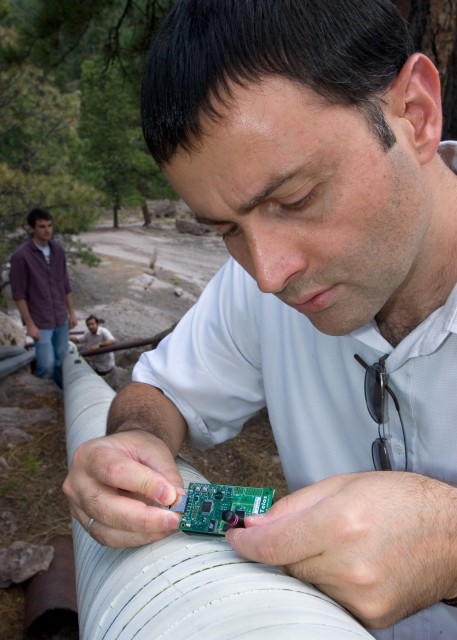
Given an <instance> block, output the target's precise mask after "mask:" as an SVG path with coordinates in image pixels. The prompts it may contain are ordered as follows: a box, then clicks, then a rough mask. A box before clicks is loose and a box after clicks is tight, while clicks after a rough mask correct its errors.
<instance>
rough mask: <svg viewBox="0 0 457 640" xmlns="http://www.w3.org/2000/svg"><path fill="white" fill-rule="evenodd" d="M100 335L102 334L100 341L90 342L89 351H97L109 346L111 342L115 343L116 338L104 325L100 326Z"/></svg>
mask: <svg viewBox="0 0 457 640" xmlns="http://www.w3.org/2000/svg"><path fill="white" fill-rule="evenodd" d="M101 332H102V333H101V336H102V341H101V342H97V343H96V344H92V345H91V346H90V347H89V351H98V350H99V349H103V348H104V347H109V346H111V345H112V344H115V343H116V340H115V339H114V337H113V335H112V334H111V333H110V332H109V331H108V330H107V329H105V328H104V327H102V329H101Z"/></svg>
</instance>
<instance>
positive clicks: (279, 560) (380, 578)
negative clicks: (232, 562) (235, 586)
mask: <svg viewBox="0 0 457 640" xmlns="http://www.w3.org/2000/svg"><path fill="white" fill-rule="evenodd" d="M456 500H457V489H456V488H455V487H452V486H450V485H448V484H445V483H443V482H439V481H438V480H435V479H432V478H428V477H425V476H421V475H418V474H415V473H402V472H387V471H381V472H371V473H358V474H350V475H342V476H334V477H331V478H327V479H326V480H323V481H321V482H318V483H316V484H314V485H312V486H310V487H307V488H304V489H301V490H299V491H296V492H295V493H293V494H291V495H290V496H287V497H286V498H284V499H283V500H280V501H278V502H277V503H276V504H275V505H274V506H273V507H272V508H271V509H270V510H269V511H268V513H267V514H266V515H265V516H257V517H250V518H246V519H245V525H246V529H233V530H231V531H229V532H228V533H227V539H228V540H229V542H230V543H231V544H232V545H233V547H234V549H235V551H237V553H239V554H240V555H241V556H243V557H246V558H249V559H250V560H254V561H257V562H266V563H268V564H275V565H281V566H282V567H283V568H284V569H285V570H286V571H287V572H288V573H290V574H291V575H293V576H295V577H297V578H299V579H300V580H303V581H306V582H311V583H313V584H314V585H316V586H317V587H318V588H319V589H321V590H322V591H323V592H324V593H326V594H327V595H329V596H330V597H331V598H333V599H334V600H336V601H337V602H339V603H340V604H341V605H343V606H344V607H345V608H346V609H348V610H349V611H350V612H351V613H352V614H353V615H354V616H356V617H357V618H358V619H359V620H360V621H361V622H362V624H364V625H365V626H366V627H368V628H381V627H386V626H389V625H391V624H393V623H394V622H397V621H398V620H401V619H402V618H404V617H406V616H408V615H410V614H412V613H415V612H417V611H419V610H421V609H425V608H426V607H428V606H430V605H433V604H435V603H437V602H439V601H440V600H442V599H444V598H448V599H449V598H453V597H455V596H456V595H457V545H456V542H455V540H456V534H457V511H456V509H455V504H456ZM443 606H444V605H443Z"/></svg>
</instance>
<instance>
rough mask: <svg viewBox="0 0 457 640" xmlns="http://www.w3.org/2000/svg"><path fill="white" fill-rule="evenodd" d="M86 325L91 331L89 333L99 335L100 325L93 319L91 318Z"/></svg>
mask: <svg viewBox="0 0 457 640" xmlns="http://www.w3.org/2000/svg"><path fill="white" fill-rule="evenodd" d="M86 325H87V328H88V329H89V331H90V332H91V333H97V329H98V323H97V322H96V321H95V320H94V319H93V318H91V319H90V320H88V321H87V322H86Z"/></svg>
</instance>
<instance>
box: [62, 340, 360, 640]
mask: <svg viewBox="0 0 457 640" xmlns="http://www.w3.org/2000/svg"><path fill="white" fill-rule="evenodd" d="M64 385H65V390H64V394H65V421H66V429H67V449H68V457H69V459H71V457H72V455H73V452H74V451H75V449H76V448H77V447H78V446H79V445H80V444H81V443H82V442H84V441H86V440H89V439H90V438H94V437H97V436H100V435H102V434H103V433H104V430H105V424H106V415H107V412H108V408H109V405H110V403H111V401H112V399H113V397H114V391H112V389H111V388H110V387H108V385H107V384H106V383H105V382H104V380H103V379H102V378H100V377H99V376H98V375H97V374H96V373H94V372H93V371H92V369H91V368H90V367H89V365H88V364H87V363H86V362H85V361H84V360H83V359H82V358H81V357H80V356H79V355H78V352H77V350H76V348H75V347H73V346H72V345H71V346H70V352H69V353H68V354H67V356H66V358H65V361H64ZM179 466H180V470H181V473H182V476H183V479H184V482H185V484H186V485H187V484H188V483H189V482H202V481H203V482H205V479H204V478H202V476H201V475H200V474H199V473H198V472H197V471H195V469H193V468H192V467H191V466H190V465H188V464H187V463H186V462H185V461H183V460H179ZM233 482H234V484H236V478H234V479H233ZM73 537H74V547H75V560H76V574H77V592H78V610H79V611H78V613H79V623H80V638H81V640H102V639H103V640H159V639H160V640H161V639H168V638H170V639H173V640H190V639H195V640H197V639H198V640H202V638H204V639H205V640H232V639H233V638H246V639H259V640H273V638H274V639H275V640H276V639H277V638H279V637H280V638H284V639H285V640H289V639H290V640H299V639H300V640H350V639H356V638H359V639H361V638H365V639H366V638H372V636H371V635H370V634H368V632H367V631H365V630H364V629H363V628H362V627H361V626H360V625H359V624H358V623H357V622H356V621H355V620H354V619H353V618H352V617H351V616H350V615H349V614H348V613H347V612H346V611H345V610H344V609H342V608H341V607H340V606H339V605H337V604H336V603H334V602H333V601H332V600H330V599H329V598H327V597H326V596H324V595H323V594H322V593H320V592H319V591H317V590H316V589H314V588H313V587H311V586H310V585H307V584H304V583H302V582H299V581H298V580H295V579H294V578H291V577H289V576H286V575H284V574H283V573H281V572H280V571H278V569H276V568H275V567H271V566H267V565H261V564H256V563H252V562H247V561H246V560H243V559H242V558H240V557H239V556H237V555H236V554H235V553H234V551H233V550H232V549H231V547H230V546H229V545H228V544H227V543H226V541H225V539H224V538H218V537H212V536H204V535H194V536H188V535H186V534H184V533H181V532H179V533H175V534H173V535H171V536H169V537H168V538H166V539H165V540H162V541H160V542H156V543H154V544H150V545H146V546H144V547H139V548H136V549H109V548H107V547H103V546H101V545H99V544H98V543H96V542H95V541H94V540H92V538H91V537H90V536H89V535H88V534H87V533H86V531H85V530H84V529H83V528H82V527H81V526H80V524H79V523H78V522H76V521H75V522H74V528H73Z"/></svg>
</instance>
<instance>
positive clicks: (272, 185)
mask: <svg viewBox="0 0 457 640" xmlns="http://www.w3.org/2000/svg"><path fill="white" fill-rule="evenodd" d="M312 164H313V163H312V162H310V163H306V165H300V166H299V167H295V168H294V169H292V170H291V171H287V172H285V173H282V174H280V175H277V176H274V177H273V178H272V179H271V180H270V181H269V182H268V183H267V184H266V185H265V186H264V187H262V189H260V191H258V192H257V193H255V194H254V195H253V196H252V198H249V200H247V201H246V202H243V203H242V204H240V205H239V206H238V207H237V208H236V213H238V214H240V215H244V214H246V213H249V212H250V211H252V210H253V209H255V208H256V207H257V206H258V205H259V204H261V203H262V202H264V201H265V200H267V198H269V197H270V196H271V194H272V193H274V192H275V191H276V189H279V187H281V186H282V185H283V184H285V183H286V182H288V181H289V180H292V179H293V178H295V177H296V176H297V175H298V174H299V173H301V172H302V171H303V169H304V166H306V167H310V166H312ZM194 217H195V219H196V220H197V222H200V223H201V224H206V225H209V226H211V225H213V226H214V225H223V224H229V223H230V224H231V221H230V220H227V221H225V220H214V219H212V218H207V217H206V216H204V215H199V214H198V213H196V212H194Z"/></svg>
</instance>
